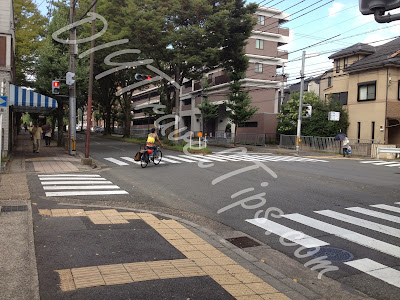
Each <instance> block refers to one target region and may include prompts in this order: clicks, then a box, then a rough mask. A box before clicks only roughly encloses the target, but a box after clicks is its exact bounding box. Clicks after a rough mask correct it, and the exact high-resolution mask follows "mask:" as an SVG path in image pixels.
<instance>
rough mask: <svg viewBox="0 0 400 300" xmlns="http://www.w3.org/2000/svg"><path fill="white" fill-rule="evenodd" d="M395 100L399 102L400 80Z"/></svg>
mask: <svg viewBox="0 0 400 300" xmlns="http://www.w3.org/2000/svg"><path fill="white" fill-rule="evenodd" d="M397 100H400V80H399V82H398V86H397Z"/></svg>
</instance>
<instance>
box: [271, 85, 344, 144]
mask: <svg viewBox="0 0 400 300" xmlns="http://www.w3.org/2000/svg"><path fill="white" fill-rule="evenodd" d="M299 98H300V93H299V92H296V93H292V99H291V100H289V101H288V102H287V103H286V104H284V105H282V107H281V111H280V113H279V114H278V120H279V122H278V129H277V131H278V133H279V134H289V135H293V134H296V133H297V119H298V113H299ZM303 103H304V104H310V105H311V106H312V108H313V109H312V116H311V117H310V118H303V119H302V124H301V135H303V136H323V137H329V136H336V135H337V134H338V133H340V132H346V131H347V128H348V126H349V122H348V117H347V112H346V111H345V110H344V109H343V106H342V104H341V103H340V102H339V101H334V100H332V99H329V100H328V101H327V102H326V103H325V102H323V101H322V100H321V99H320V98H319V97H318V96H317V95H316V94H314V93H310V92H305V93H304V94H303ZM330 111H338V112H340V121H328V113H329V112H330ZM303 115H304V112H303Z"/></svg>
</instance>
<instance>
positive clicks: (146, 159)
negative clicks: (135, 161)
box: [140, 146, 162, 168]
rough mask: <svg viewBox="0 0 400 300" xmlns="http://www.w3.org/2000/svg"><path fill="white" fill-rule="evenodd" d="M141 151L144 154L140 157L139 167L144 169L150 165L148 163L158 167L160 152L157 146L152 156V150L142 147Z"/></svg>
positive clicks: (160, 157)
mask: <svg viewBox="0 0 400 300" xmlns="http://www.w3.org/2000/svg"><path fill="white" fill-rule="evenodd" d="M143 150H144V152H143V154H142V156H141V157H140V166H141V167H142V168H146V167H147V165H148V164H149V163H150V161H152V162H153V164H155V165H158V164H159V163H160V162H161V159H162V152H161V150H160V147H159V146H157V153H156V154H154V152H153V151H152V149H148V148H147V147H146V146H144V147H143ZM149 152H150V153H149Z"/></svg>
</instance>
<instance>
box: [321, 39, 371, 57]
mask: <svg viewBox="0 0 400 300" xmlns="http://www.w3.org/2000/svg"><path fill="white" fill-rule="evenodd" d="M374 52H375V47H373V46H370V45H368V44H362V43H357V44H355V45H353V46H350V47H347V48H345V49H343V50H340V51H339V52H336V53H334V54H332V55H331V56H329V59H335V58H337V57H343V56H349V55H354V54H372V53H374Z"/></svg>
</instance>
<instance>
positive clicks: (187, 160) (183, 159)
mask: <svg viewBox="0 0 400 300" xmlns="http://www.w3.org/2000/svg"><path fill="white" fill-rule="evenodd" d="M166 156H167V157H171V158H173V159H177V160H181V161H184V162H189V163H194V162H197V161H194V160H190V159H186V158H182V157H178V156H172V155H166Z"/></svg>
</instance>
